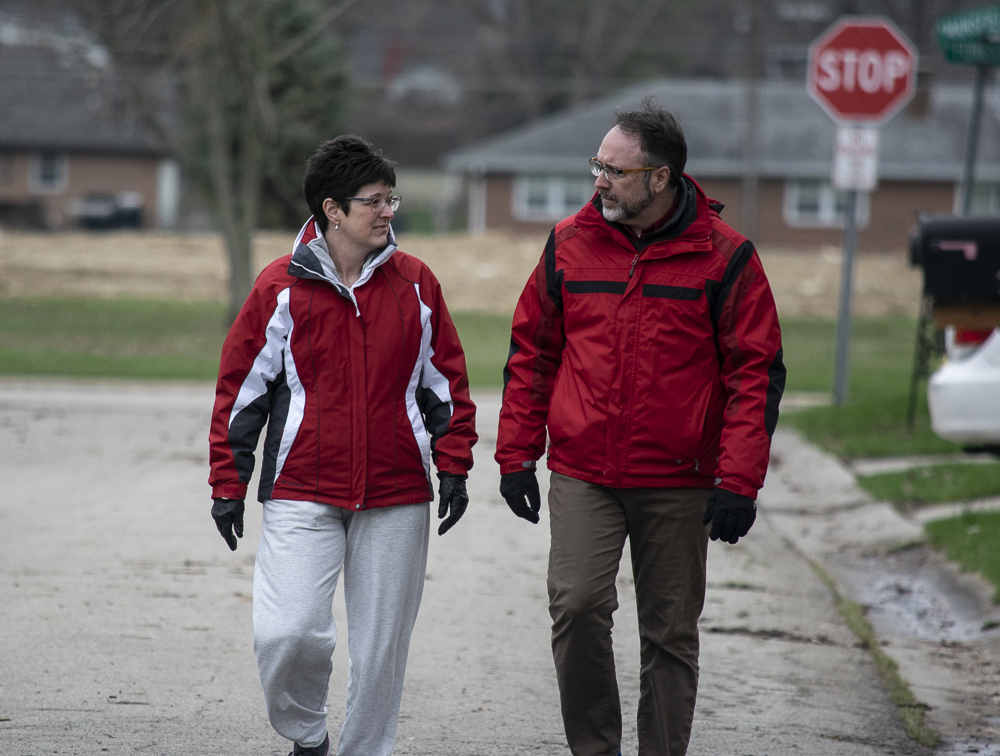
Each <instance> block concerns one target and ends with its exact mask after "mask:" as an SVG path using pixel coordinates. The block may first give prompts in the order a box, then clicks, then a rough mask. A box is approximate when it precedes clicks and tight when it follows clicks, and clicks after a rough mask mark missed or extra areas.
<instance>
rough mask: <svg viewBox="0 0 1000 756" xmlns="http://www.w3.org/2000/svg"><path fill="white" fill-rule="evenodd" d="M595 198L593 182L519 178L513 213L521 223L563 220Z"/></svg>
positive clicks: (591, 180)
mask: <svg viewBox="0 0 1000 756" xmlns="http://www.w3.org/2000/svg"><path fill="white" fill-rule="evenodd" d="M593 195H594V180H593V179H587V178H579V177H577V176H518V178H517V179H516V180H515V182H514V196H513V204H514V206H513V208H512V210H513V214H514V217H515V218H517V219H518V220H526V221H560V220H562V219H563V218H567V217H569V216H570V215H573V214H574V213H576V212H577V211H578V210H579V209H580V208H581V207H583V206H584V205H585V204H586V203H587V201H588V200H590V198H591V197H592V196H593Z"/></svg>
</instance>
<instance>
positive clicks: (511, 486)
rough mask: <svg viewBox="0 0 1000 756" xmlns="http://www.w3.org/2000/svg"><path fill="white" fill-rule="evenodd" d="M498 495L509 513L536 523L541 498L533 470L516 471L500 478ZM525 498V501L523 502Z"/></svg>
mask: <svg viewBox="0 0 1000 756" xmlns="http://www.w3.org/2000/svg"><path fill="white" fill-rule="evenodd" d="M500 495H501V496H503V498H504V501H506V502H507V506H508V507H510V511H511V512H513V513H514V514H516V515H517V516H518V517H523V518H524V519H525V520H527V521H528V522H533V523H537V522H538V510H539V509H541V507H542V498H541V495H540V494H539V493H538V478H536V477H535V471H534V470H518V471H517V472H512V473H507V474H506V475H501V476H500ZM526 498H527V500H525V499H526Z"/></svg>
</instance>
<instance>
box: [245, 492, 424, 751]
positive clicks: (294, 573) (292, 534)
mask: <svg viewBox="0 0 1000 756" xmlns="http://www.w3.org/2000/svg"><path fill="white" fill-rule="evenodd" d="M429 528H430V508H429V506H428V505H427V504H409V505H395V506H390V507H381V508H377V509H368V510H363V511H360V512H351V511H349V510H345V509H340V508H339V507H333V506H329V505H327V504H318V503H314V502H308V501H288V500H283V499H269V500H267V501H265V502H264V521H263V532H262V534H261V538H260V546H259V547H258V549H257V563H256V567H255V569H254V584H253V627H254V652H255V654H256V655H257V667H258V670H259V671H260V681H261V685H262V686H263V688H264V701H265V704H266V705H267V715H268V719H269V720H270V722H271V726H272V727H274V729H275V730H276V731H277V732H278V734H279V735H282V736H283V737H285V738H288V739H289V740H293V741H295V742H297V743H299V744H300V745H303V746H315V745H319V744H320V743H321V742H322V741H323V738H324V737H325V736H326V732H327V729H326V714H327V709H326V697H327V691H328V689H329V684H330V673H331V672H332V670H333V660H332V655H333V650H334V647H335V646H336V644H337V626H336V623H335V622H334V620H333V613H332V606H333V595H334V591H335V590H336V587H337V579H338V577H339V575H340V571H341V566H343V569H344V596H345V600H346V605H347V627H348V653H349V661H348V671H349V674H348V684H347V709H346V716H345V718H344V724H343V727H341V730H340V744H339V748H338V751H337V753H338V754H339V756H388V754H389V753H390V752H391V751H392V747H393V743H394V742H395V738H396V723H397V719H398V717H399V703H400V699H401V697H402V693H403V674H404V672H405V670H406V655H407V651H408V649H409V645H410V634H411V631H412V630H413V624H414V622H415V621H416V618H417V609H418V608H419V607H420V598H421V595H422V594H423V588H424V575H425V573H426V570H427V537H428V531H429Z"/></svg>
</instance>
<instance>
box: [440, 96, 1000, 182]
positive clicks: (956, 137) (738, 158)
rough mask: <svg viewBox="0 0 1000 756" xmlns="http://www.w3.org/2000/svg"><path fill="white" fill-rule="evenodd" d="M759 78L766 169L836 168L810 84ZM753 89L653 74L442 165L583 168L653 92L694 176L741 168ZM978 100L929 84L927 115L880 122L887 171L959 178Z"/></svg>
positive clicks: (998, 134)
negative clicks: (615, 120)
mask: <svg viewBox="0 0 1000 756" xmlns="http://www.w3.org/2000/svg"><path fill="white" fill-rule="evenodd" d="M757 87H758V90H757V91H758V93H759V94H758V96H759V100H758V102H759V106H758V109H757V110H758V113H759V114H760V115H759V121H758V134H759V137H758V144H759V145H760V148H759V151H758V160H757V168H758V172H759V175H761V176H763V177H782V178H786V177H799V178H810V177H814V178H825V177H829V175H830V167H831V162H832V158H833V146H834V137H835V134H836V124H835V123H834V121H833V120H832V119H831V118H830V117H829V116H828V115H827V114H826V113H825V112H824V111H823V109H822V108H820V106H819V105H818V104H817V103H816V102H815V101H814V100H813V99H812V98H811V97H810V96H809V94H808V93H807V92H806V87H805V84H804V83H803V82H793V81H787V80H765V81H761V82H759V83H758V85H757ZM747 92H748V87H747V84H746V83H745V82H742V81H723V80H718V79H660V80H655V81H649V82H645V83H642V84H638V85H635V86H633V87H630V88H628V89H624V90H622V91H620V92H616V93H614V94H612V95H610V96H608V97H605V98H602V99H599V100H594V101H592V102H588V103H585V104H583V105H580V106H578V107H576V108H573V109H570V110H568V111H565V112H563V113H559V114H556V115H552V116H548V117H545V118H541V119H539V120H537V121H535V122H533V123H530V124H527V125H525V126H522V127H519V128H516V129H512V130H510V131H507V132H504V133H502V134H500V135H498V136H495V137H493V138H490V139H486V140H483V141H481V142H478V143H474V144H471V145H469V146H467V147H465V148H463V149H460V150H456V151H454V152H451V153H449V154H448V155H446V156H445V160H444V167H445V169H446V170H449V171H455V172H472V173H477V172H478V173H566V174H584V173H586V172H587V160H588V159H589V158H591V157H593V156H594V155H595V154H596V153H597V148H598V147H599V146H600V143H601V140H602V139H603V138H604V135H605V134H606V133H607V131H608V129H609V128H610V121H611V116H612V114H613V112H614V110H615V108H617V107H629V106H634V105H636V104H638V103H639V102H640V101H641V100H642V99H643V98H644V97H646V96H647V95H653V96H654V97H656V99H657V100H658V101H659V102H660V103H661V104H663V105H664V106H665V107H666V108H667V109H668V110H670V111H671V112H672V113H674V115H675V116H676V117H677V119H678V121H679V122H680V124H681V127H682V128H683V129H684V133H685V137H686V139H687V145H688V163H687V167H686V169H685V170H686V172H687V173H689V174H690V175H692V176H694V177H695V178H698V177H705V178H709V177H713V178H722V177H733V176H740V175H743V173H744V172H745V170H746V165H747V162H746V160H745V158H744V148H743V146H744V144H745V143H746V136H745V135H746V132H747V123H748V118H747V112H748V107H747V104H748V102H749V97H748V94H747ZM971 110H972V88H971V87H970V86H962V85H952V84H949V85H944V84H940V85H937V86H934V87H932V88H931V90H930V92H929V101H928V103H927V108H926V114H925V115H924V116H923V117H916V116H913V115H910V114H908V113H907V112H901V113H899V114H897V115H896V116H895V117H894V118H893V119H892V120H890V121H889V122H888V123H887V124H886V125H885V126H883V127H882V128H881V129H880V132H881V134H880V147H879V176H880V178H882V179H898V180H947V181H953V180H958V179H959V178H960V177H961V174H962V165H963V160H964V156H965V145H966V139H967V132H968V128H969V118H970V113H971ZM976 178H977V180H993V181H997V180H1000V93H998V92H997V91H994V90H992V89H991V90H990V91H987V92H986V93H985V95H984V98H983V117H982V121H981V126H980V137H979V149H978V156H977V163H976Z"/></svg>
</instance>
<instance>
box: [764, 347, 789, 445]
mask: <svg viewBox="0 0 1000 756" xmlns="http://www.w3.org/2000/svg"><path fill="white" fill-rule="evenodd" d="M784 393H785V361H784V350H783V349H782V348H781V347H778V353H777V354H776V355H774V362H772V363H771V366H770V367H769V368H768V369H767V403H766V404H765V405H764V428H765V430H767V437H768V438H771V436H773V435H774V429H775V428H776V427H777V426H778V405H779V404H781V395H782V394H784Z"/></svg>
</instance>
